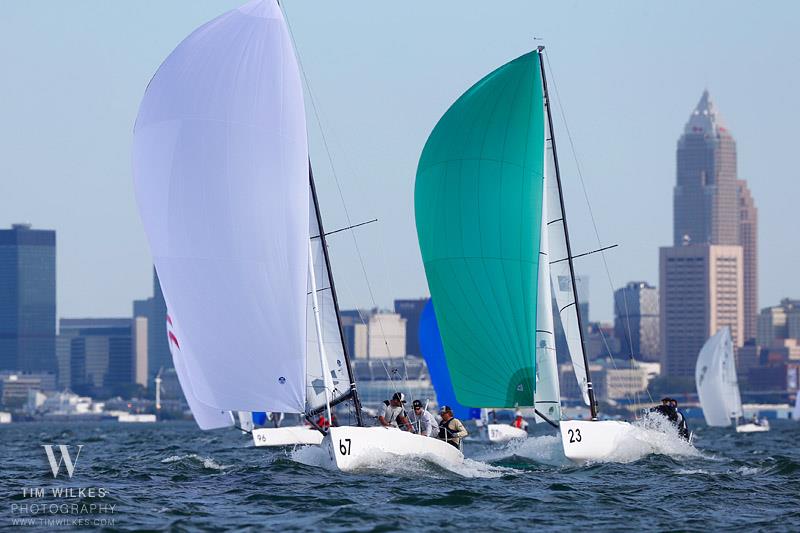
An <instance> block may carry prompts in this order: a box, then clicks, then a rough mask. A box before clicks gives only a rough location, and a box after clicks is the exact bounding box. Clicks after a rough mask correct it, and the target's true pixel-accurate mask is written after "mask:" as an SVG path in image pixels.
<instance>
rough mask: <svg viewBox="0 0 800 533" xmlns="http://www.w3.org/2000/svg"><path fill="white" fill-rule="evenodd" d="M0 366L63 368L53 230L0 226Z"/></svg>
mask: <svg viewBox="0 0 800 533" xmlns="http://www.w3.org/2000/svg"><path fill="white" fill-rule="evenodd" d="M0 370H13V371H21V372H49V373H52V374H54V375H55V374H57V372H58V364H57V362H56V232H55V231H53V230H35V229H31V225H30V224H14V225H13V226H11V229H10V230H0Z"/></svg>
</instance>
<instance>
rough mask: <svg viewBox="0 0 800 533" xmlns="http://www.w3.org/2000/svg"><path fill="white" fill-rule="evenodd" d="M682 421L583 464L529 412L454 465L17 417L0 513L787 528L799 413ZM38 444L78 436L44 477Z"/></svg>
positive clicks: (797, 461) (60, 519) (228, 520)
mask: <svg viewBox="0 0 800 533" xmlns="http://www.w3.org/2000/svg"><path fill="white" fill-rule="evenodd" d="M694 429H695V430H696V433H695V436H696V440H695V445H696V448H692V447H689V446H688V445H686V444H684V443H683V442H682V441H680V440H679V439H678V438H677V437H673V436H667V435H663V434H660V433H658V432H653V431H648V430H644V429H643V430H642V433H641V436H640V437H641V439H640V440H638V441H636V442H635V443H634V444H633V445H631V446H629V447H628V449H625V450H622V451H620V453H619V454H618V456H616V457H615V458H614V460H613V461H608V462H603V463H597V464H591V465H582V466H578V465H573V464H570V463H569V462H568V461H567V460H566V459H564V457H563V454H562V452H561V451H560V448H561V445H560V442H559V440H558V438H557V437H556V435H555V433H547V430H546V428H542V427H537V428H536V431H537V432H542V434H541V435H538V436H533V437H530V438H528V439H527V440H526V441H522V442H518V443H513V444H509V445H505V446H490V445H488V444H484V443H480V442H474V441H469V442H467V444H466V450H465V451H466V455H467V457H468V460H467V461H466V463H465V464H464V465H463V466H461V467H459V468H458V469H457V470H456V471H451V470H447V469H444V468H442V467H440V466H437V465H434V464H430V463H427V462H425V461H422V460H409V461H400V460H397V459H388V460H387V459H386V458H382V459H377V458H376V460H375V461H374V463H372V464H370V465H369V466H368V468H366V469H365V470H364V471H362V472H359V473H356V474H353V473H350V474H344V473H340V472H334V471H330V470H326V469H325V468H323V467H321V466H318V465H319V464H320V461H319V459H320V456H319V454H320V453H321V450H319V449H314V448H304V449H298V450H270V449H264V448H254V447H253V446H252V444H251V441H250V440H249V438H247V437H245V436H243V435H242V434H241V433H240V432H238V431H234V430H227V431H225V430H220V431H214V432H201V431H200V430H199V429H197V428H196V426H195V425H194V424H192V423H188V422H171V423H158V424H141V425H137V424H119V423H112V422H108V423H106V422H103V423H73V424H56V423H47V424H45V423H18V424H11V425H7V426H3V427H0V457H1V458H2V470H1V471H0V487H2V496H1V497H2V502H0V509H2V512H1V513H0V516H2V520H3V522H2V523H1V524H0V527H5V528H12V529H19V530H27V531H33V530H38V529H46V530H67V529H106V530H132V529H172V530H186V531H195V530H219V529H232V528H250V527H252V528H255V529H275V530H285V529H289V530H321V529H324V530H326V531H346V530H347V531H349V530H360V531H391V530H432V531H434V530H435V531H443V530H456V529H466V530H488V529H504V530H521V529H522V528H525V529H534V528H535V529H542V530H563V531H570V532H573V531H579V530H586V529H587V528H596V529H600V530H643V529H647V530H695V531H697V530H722V529H730V528H732V529H739V530H748V531H756V530H770V531H800V450H799V449H798V446H797V442H798V438H799V437H800V424H797V423H792V422H789V421H784V422H780V421H779V422H774V423H773V428H772V431H770V432H769V433H760V434H736V433H735V432H734V431H733V430H732V428H731V429H717V428H706V427H702V426H701V427H696V428H694ZM44 444H55V445H59V444H68V445H70V448H69V451H70V455H71V457H72V458H74V456H75V452H77V445H79V444H81V445H83V447H82V448H81V452H80V455H79V457H78V460H77V462H76V463H75V465H74V467H75V468H74V471H73V477H72V478H71V479H70V478H68V477H67V472H66V467H65V465H64V464H62V465H61V469H60V471H59V476H58V478H57V479H54V477H53V473H52V471H51V466H50V465H49V463H48V459H47V456H46V451H45V449H44V448H43V447H42V445H44ZM651 451H656V452H657V453H656V454H652V453H650V452H651ZM57 452H58V449H57V448H56V453H55V455H54V456H55V457H58V455H59V454H58V453H57ZM65 488H72V489H73V491H72V492H71V493H69V492H64V489H65ZM42 489H44V494H42V492H37V490H42ZM80 489H82V491H81V490H80ZM90 489H94V490H93V492H92V491H91V490H90ZM101 489H102V490H101ZM54 490H55V491H56V493H55V494H53V491H54ZM58 490H61V491H62V492H61V493H60V496H59V493H58ZM92 506H93V507H92ZM20 520H27V522H19V521H20Z"/></svg>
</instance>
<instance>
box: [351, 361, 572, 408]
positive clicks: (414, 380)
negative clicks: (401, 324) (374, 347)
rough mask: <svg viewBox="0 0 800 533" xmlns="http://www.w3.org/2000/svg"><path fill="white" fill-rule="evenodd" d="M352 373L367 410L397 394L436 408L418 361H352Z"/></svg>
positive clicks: (421, 363) (420, 363)
mask: <svg viewBox="0 0 800 533" xmlns="http://www.w3.org/2000/svg"><path fill="white" fill-rule="evenodd" d="M353 373H354V375H355V378H356V380H357V381H358V395H359V397H360V399H361V403H362V404H363V405H364V407H367V408H368V409H375V410H381V409H383V401H384V400H388V399H390V398H391V397H392V395H393V394H394V393H395V392H397V391H402V392H404V393H405V395H406V398H407V399H408V404H409V405H410V404H411V401H412V400H420V401H422V403H423V405H427V407H428V409H430V410H435V407H436V406H437V403H438V400H437V398H436V392H435V391H434V389H433V385H432V384H431V380H430V376H429V374H428V366H427V365H426V364H425V360H424V359H422V358H419V357H413V356H408V357H405V358H402V357H400V358H393V359H371V360H367V359H356V360H354V361H353ZM573 381H574V379H573Z"/></svg>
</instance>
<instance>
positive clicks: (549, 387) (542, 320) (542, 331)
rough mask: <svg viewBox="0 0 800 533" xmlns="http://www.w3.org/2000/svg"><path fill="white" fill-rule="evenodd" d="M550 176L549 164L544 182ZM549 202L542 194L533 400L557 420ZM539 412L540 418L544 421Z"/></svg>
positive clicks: (556, 371)
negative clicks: (548, 171) (548, 220)
mask: <svg viewBox="0 0 800 533" xmlns="http://www.w3.org/2000/svg"><path fill="white" fill-rule="evenodd" d="M547 182H548V176H547V168H545V176H544V183H545V189H546V188H547ZM547 202H548V198H547V195H546V194H545V195H544V196H543V198H542V238H541V244H540V247H539V282H538V283H539V287H538V290H537V305H536V390H535V392H534V393H533V403H534V405H535V406H536V410H537V411H539V412H540V413H542V414H543V415H545V416H546V417H547V418H549V419H550V420H553V421H557V420H561V395H560V391H559V388H558V363H557V361H556V337H555V330H554V329H553V326H554V324H553V296H552V293H551V291H550V246H549V243H548V241H549V240H550V239H549V231H548V229H547ZM543 421H544V419H542V418H541V417H540V416H538V415H537V416H536V422H543Z"/></svg>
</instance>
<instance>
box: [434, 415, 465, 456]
mask: <svg viewBox="0 0 800 533" xmlns="http://www.w3.org/2000/svg"><path fill="white" fill-rule="evenodd" d="M439 414H440V415H441V416H442V421H441V422H440V423H439V438H440V439H442V440H443V441H445V442H447V443H450V444H452V445H453V446H455V447H456V448H459V449H461V439H463V438H464V437H466V436H467V435H469V432H467V428H465V427H464V424H462V423H461V420H459V419H458V418H455V417H454V416H453V410H452V409H451V408H450V406H448V405H445V406H443V407H442V409H441V411H439Z"/></svg>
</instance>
